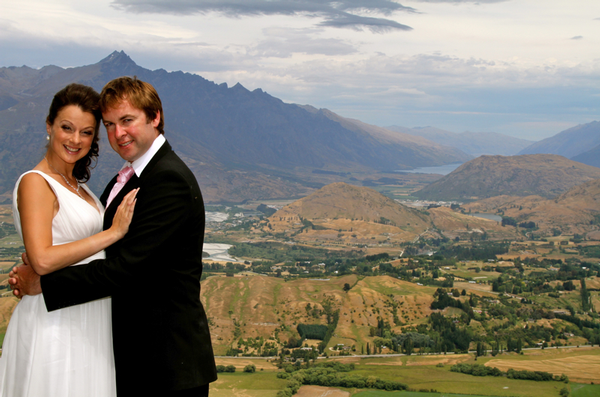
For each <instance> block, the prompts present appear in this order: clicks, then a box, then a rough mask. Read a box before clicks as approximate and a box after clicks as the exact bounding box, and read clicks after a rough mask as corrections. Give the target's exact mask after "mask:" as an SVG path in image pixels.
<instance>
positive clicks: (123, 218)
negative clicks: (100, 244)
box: [110, 188, 140, 240]
mask: <svg viewBox="0 0 600 397" xmlns="http://www.w3.org/2000/svg"><path fill="white" fill-rule="evenodd" d="M139 190H140V189H139V188H137V189H133V190H132V191H130V192H129V193H127V195H126V196H125V197H124V198H123V201H121V204H119V208H117V212H116V213H115V216H114V218H113V223H112V226H111V227H110V230H111V231H113V232H114V233H115V235H116V237H117V239H118V240H120V239H122V238H123V237H124V236H125V234H127V231H129V224H130V223H131V219H132V218H133V209H134V208H135V203H136V201H137V199H136V197H135V196H136V195H137V192H138V191H139Z"/></svg>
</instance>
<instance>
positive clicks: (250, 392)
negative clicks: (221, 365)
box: [210, 371, 287, 397]
mask: <svg viewBox="0 0 600 397" xmlns="http://www.w3.org/2000/svg"><path fill="white" fill-rule="evenodd" d="M286 383H287V381H286V380H284V379H278V378H277V376H276V374H275V372H260V371H259V372H255V373H245V372H234V373H220V374H219V379H218V380H217V381H216V382H213V383H211V384H210V395H211V397H231V396H240V397H275V395H276V394H277V392H278V391H279V390H281V389H283V388H284V387H285V384H286Z"/></svg>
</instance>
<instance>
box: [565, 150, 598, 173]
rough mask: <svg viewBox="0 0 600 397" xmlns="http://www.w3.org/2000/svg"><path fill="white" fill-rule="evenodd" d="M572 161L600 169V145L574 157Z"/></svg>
mask: <svg viewBox="0 0 600 397" xmlns="http://www.w3.org/2000/svg"><path fill="white" fill-rule="evenodd" d="M571 160H573V161H578V162H580V163H583V164H587V165H591V166H593V167H599V168H600V145H598V146H596V147H594V148H593V149H590V150H588V151H587V152H583V153H581V154H578V155H577V156H574V157H572V158H571Z"/></svg>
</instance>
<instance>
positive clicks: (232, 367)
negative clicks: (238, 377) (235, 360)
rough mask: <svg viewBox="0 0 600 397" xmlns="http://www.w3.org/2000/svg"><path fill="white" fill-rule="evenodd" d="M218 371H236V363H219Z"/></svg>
mask: <svg viewBox="0 0 600 397" xmlns="http://www.w3.org/2000/svg"><path fill="white" fill-rule="evenodd" d="M217 372H218V373H220V372H235V365H228V366H225V365H217Z"/></svg>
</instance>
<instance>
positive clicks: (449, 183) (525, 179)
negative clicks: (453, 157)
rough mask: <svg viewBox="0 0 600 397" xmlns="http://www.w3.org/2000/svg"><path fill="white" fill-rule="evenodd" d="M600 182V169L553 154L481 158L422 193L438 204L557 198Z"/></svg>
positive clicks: (461, 167)
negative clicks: (535, 196)
mask: <svg viewBox="0 0 600 397" xmlns="http://www.w3.org/2000/svg"><path fill="white" fill-rule="evenodd" d="M597 178H600V168H596V167H591V166H588V165H585V164H582V163H578V162H575V161H572V160H569V159H567V158H565V157H562V156H558V155H550V154H531V155H521V156H481V157H478V158H476V159H475V160H471V161H469V162H468V163H465V164H463V165H461V166H460V167H459V168H457V169H456V170H455V171H453V172H452V173H450V174H448V175H446V176H445V177H443V178H441V179H440V180H438V181H436V182H434V183H432V184H431V185H429V186H426V187H425V188H423V189H421V190H419V191H418V192H416V193H415V196H417V197H419V198H426V199H435V200H465V199H466V200H468V199H483V198H489V197H494V196H500V195H510V196H530V195H539V196H542V197H546V198H551V197H555V196H557V195H559V194H562V193H564V192H566V191H567V190H569V189H570V188H572V187H573V186H576V185H579V184H582V183H585V182H588V181H590V180H593V179H597Z"/></svg>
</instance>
